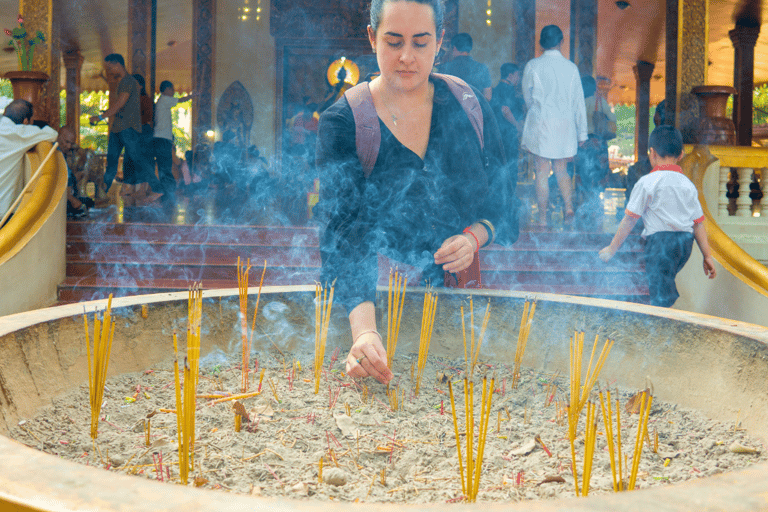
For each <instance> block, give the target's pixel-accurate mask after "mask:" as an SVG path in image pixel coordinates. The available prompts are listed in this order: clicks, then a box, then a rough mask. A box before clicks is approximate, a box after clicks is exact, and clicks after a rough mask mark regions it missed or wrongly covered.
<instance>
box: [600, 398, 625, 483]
mask: <svg viewBox="0 0 768 512" xmlns="http://www.w3.org/2000/svg"><path fill="white" fill-rule="evenodd" d="M606 394H607V397H608V399H607V402H608V406H607V409H608V411H607V412H606V404H605V403H606V400H605V399H604V398H603V392H602V391H601V392H600V405H601V407H602V410H603V425H604V426H605V438H606V441H607V443H608V455H609V456H610V460H611V476H612V477H613V491H614V492H619V491H623V490H624V489H623V486H624V473H623V471H622V467H621V408H620V407H619V399H618V398H617V399H616V433H615V434H614V431H613V411H611V391H610V390H606ZM617 452H618V462H617V458H616V455H617ZM617 468H618V481H617V478H616V477H617V475H616V473H617Z"/></svg>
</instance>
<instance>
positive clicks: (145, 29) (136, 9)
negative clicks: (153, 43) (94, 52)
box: [125, 0, 150, 85]
mask: <svg viewBox="0 0 768 512" xmlns="http://www.w3.org/2000/svg"><path fill="white" fill-rule="evenodd" d="M149 7H150V2H149V0H129V1H128V55H126V56H125V57H126V59H125V64H126V67H127V68H128V71H129V72H130V73H139V74H141V75H142V76H143V77H144V79H145V80H146V81H147V85H149V12H150V9H149Z"/></svg>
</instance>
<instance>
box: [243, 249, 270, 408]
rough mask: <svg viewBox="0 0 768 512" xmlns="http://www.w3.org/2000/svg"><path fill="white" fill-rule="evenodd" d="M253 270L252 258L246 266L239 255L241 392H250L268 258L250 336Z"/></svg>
mask: <svg viewBox="0 0 768 512" xmlns="http://www.w3.org/2000/svg"><path fill="white" fill-rule="evenodd" d="M250 271H251V260H250V258H249V259H248V260H247V263H246V264H245V267H242V266H241V265H240V257H239V256H238V257H237V289H238V294H239V296H240V329H241V331H242V337H243V343H242V345H243V347H242V349H243V350H242V362H241V371H242V382H241V385H240V388H241V392H242V393H247V392H248V366H249V365H250V358H251V346H252V344H253V333H254V331H255V330H256V315H257V314H258V312H259V301H260V300H261V288H262V286H263V285H264V274H266V272H267V260H264V270H262V271H261V280H260V281H259V294H258V295H257V296H256V309H254V310H253V321H252V322H251V335H250V337H249V336H248V325H247V322H248V275H249V274H250Z"/></svg>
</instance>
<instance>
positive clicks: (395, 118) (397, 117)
mask: <svg viewBox="0 0 768 512" xmlns="http://www.w3.org/2000/svg"><path fill="white" fill-rule="evenodd" d="M432 94H433V92H432V84H430V89H429V97H428V98H429V100H430V103H431V99H432ZM381 101H382V103H384V107H385V108H386V109H387V111H388V112H389V116H390V117H391V118H392V124H393V125H395V126H397V121H398V120H402V119H404V118H407V117H408V116H410V115H411V114H412V113H413V112H414V111H415V110H417V109H420V108H422V107H424V106H425V105H426V103H420V104H418V105H416V106H415V107H413V108H411V109H410V110H408V111H407V112H404V113H400V114H398V115H395V112H394V109H393V108H392V107H390V106H389V103H387V101H386V100H385V99H384V96H383V95H382V96H381Z"/></svg>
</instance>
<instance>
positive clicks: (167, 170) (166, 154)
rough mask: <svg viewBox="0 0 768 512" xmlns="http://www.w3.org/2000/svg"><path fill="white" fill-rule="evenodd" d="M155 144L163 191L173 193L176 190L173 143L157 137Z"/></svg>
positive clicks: (158, 171)
mask: <svg viewBox="0 0 768 512" xmlns="http://www.w3.org/2000/svg"><path fill="white" fill-rule="evenodd" d="M153 142H154V153H155V161H156V162H157V175H158V177H159V179H160V183H162V185H163V190H164V191H165V192H168V193H172V192H173V191H174V190H176V179H175V178H174V177H173V142H172V141H170V140H168V139H164V138H162V137H155V138H154V141H153Z"/></svg>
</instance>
